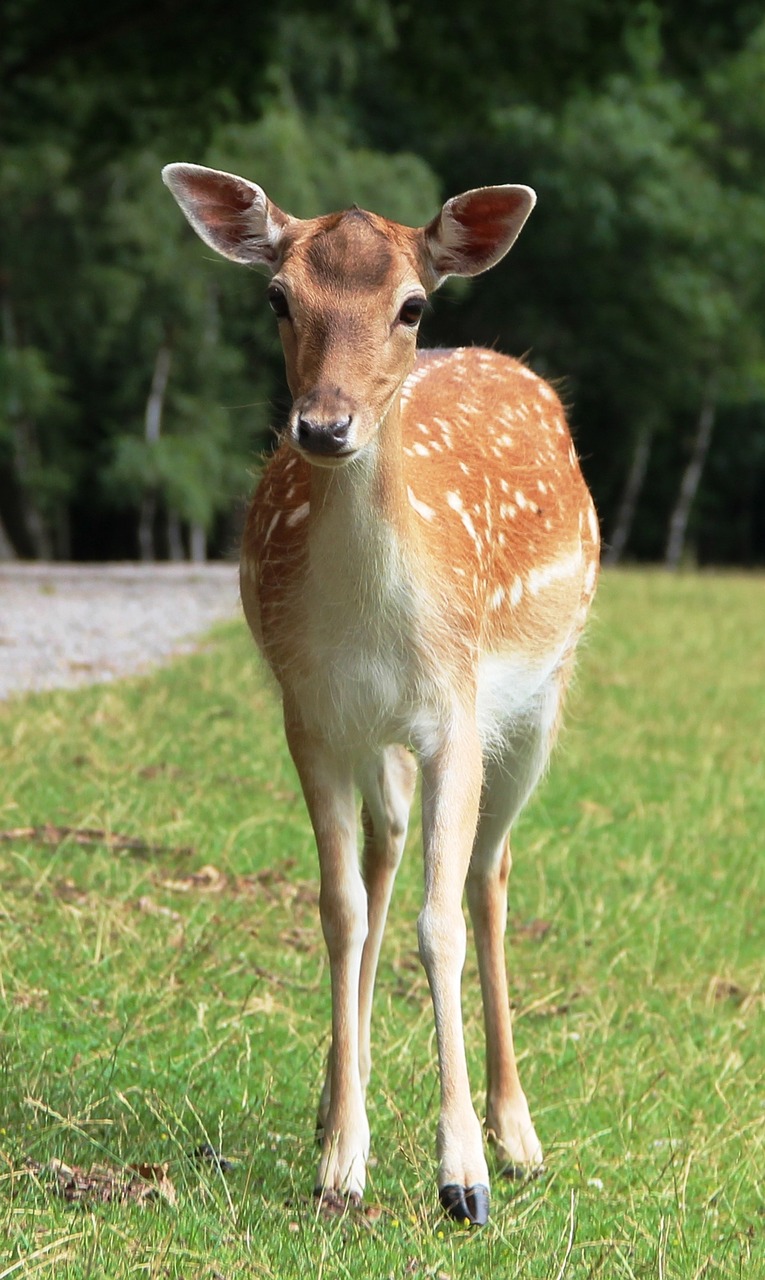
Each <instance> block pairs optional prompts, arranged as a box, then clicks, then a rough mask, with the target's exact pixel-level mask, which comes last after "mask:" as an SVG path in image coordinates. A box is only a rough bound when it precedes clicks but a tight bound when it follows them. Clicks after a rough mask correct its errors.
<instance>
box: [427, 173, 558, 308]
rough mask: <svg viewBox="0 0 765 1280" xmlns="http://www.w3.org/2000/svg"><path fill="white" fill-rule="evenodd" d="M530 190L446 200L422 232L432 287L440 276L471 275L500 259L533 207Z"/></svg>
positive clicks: (485, 190) (497, 190) (483, 190)
mask: <svg viewBox="0 0 765 1280" xmlns="http://www.w3.org/2000/svg"><path fill="white" fill-rule="evenodd" d="M536 199H537V197H536V195H535V193H534V192H533V191H532V190H531V187H521V186H506V187H478V188H477V189H476V190H475V191H466V192H465V193H464V195H461V196H454V197H453V198H452V199H451V200H447V202H446V204H445V205H444V207H443V209H442V210H441V212H440V213H439V214H438V216H437V217H435V218H434V219H433V221H432V222H431V223H429V224H428V226H427V227H425V228H424V233H423V234H424V248H425V254H426V258H427V260H428V265H429V267H430V269H431V271H432V272H433V274H434V275H435V277H436V287H437V285H438V284H440V283H441V281H442V280H443V279H444V278H445V277H446V276H477V275H480V273H481V272H482V271H488V270H489V267H493V266H494V265H495V264H496V263H497V262H499V261H500V259H502V258H504V256H505V254H506V253H507V251H508V249H509V248H510V246H511V245H512V244H513V242H514V240H515V239H516V237H517V235H518V233H519V231H520V229H521V227H522V226H523V224H524V222H525V221H526V219H527V218H528V216H529V214H530V213H531V210H532V209H533V208H534V205H535V204H536Z"/></svg>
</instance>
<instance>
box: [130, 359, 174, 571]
mask: <svg viewBox="0 0 765 1280" xmlns="http://www.w3.org/2000/svg"><path fill="white" fill-rule="evenodd" d="M172 358H173V352H172V348H171V347H170V344H169V343H168V342H163V343H162V345H161V346H160V347H159V348H158V350H157V355H156V359H155V361H154V372H153V374H152V378H151V387H150V388H149V394H148V397H147V400H146V409H145V411H144V419H143V421H144V437H145V439H146V443H147V444H148V445H150V446H151V445H152V444H156V442H157V441H158V440H159V437H160V435H161V434H162V414H163V413H164V410H165V393H166V392H167V384H168V381H169V379H170V365H171V362H172ZM156 513H157V495H156V493H154V492H153V491H151V490H149V491H147V492H146V493H145V494H144V496H143V501H142V502H141V510H140V513H139V516H138V553H139V555H140V557H141V560H142V561H143V562H144V564H151V563H153V561H155V560H156V558H157V548H156V544H155V541H154V518H155V516H156Z"/></svg>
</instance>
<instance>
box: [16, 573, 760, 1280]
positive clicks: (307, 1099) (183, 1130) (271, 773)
mask: <svg viewBox="0 0 765 1280" xmlns="http://www.w3.org/2000/svg"><path fill="white" fill-rule="evenodd" d="M761 592H762V588H761V583H760V582H759V581H757V580H756V579H754V578H751V579H750V578H745V577H734V576H727V577H719V576H717V577H716V576H714V575H711V574H708V575H703V576H701V575H699V576H680V577H679V578H669V577H668V576H667V575H662V574H658V573H653V574H651V573H643V572H641V573H637V572H633V573H620V574H607V575H605V578H604V581H603V583H602V586H601V590H600V594H599V597H598V603H597V618H596V620H595V623H594V626H593V627H592V630H591V634H590V639H589V644H588V645H587V647H586V649H585V650H584V652H583V653H582V656H581V660H580V668H579V676H578V680H577V687H576V690H575V691H574V697H573V699H572V700H571V704H570V706H569V713H568V716H567V728H566V730H565V731H564V735H563V741H562V744H561V746H560V748H559V750H558V752H557V754H556V757H555V759H554V762H553V767H552V770H551V774H550V778H549V780H548V782H547V783H546V784H545V785H544V787H543V789H542V791H541V793H540V794H539V796H538V797H537V799H536V800H535V801H534V802H533V803H532V804H531V806H530V807H529V809H528V810H527V812H526V813H525V814H524V815H523V817H522V819H521V821H520V822H519V824H518V829H517V832H516V835H515V838H514V868H513V872H512V876H511V880H510V910H509V931H508V954H509V959H510V972H511V988H512V995H513V1002H514V1009H515V1023H516V1042H517V1046H518V1049H519V1053H520V1057H521V1074H522V1078H523V1081H524V1086H525V1089H526V1091H527V1093H528V1095H529V1098H530V1101H531V1106H532V1111H533V1113H534V1115H535V1119H536V1123H537V1126H538V1128H539V1132H540V1134H541V1136H542V1140H543V1142H544V1144H545V1148H546V1161H547V1170H548V1171H547V1174H546V1176H545V1177H544V1178H542V1179H539V1180H537V1181H534V1182H532V1183H530V1184H520V1185H519V1184H513V1183H503V1182H502V1180H501V1179H500V1178H499V1177H497V1178H496V1179H495V1182H494V1193H493V1205H492V1219H491V1222H490V1225H489V1226H488V1227H487V1228H486V1229H485V1230H482V1231H480V1232H472V1233H471V1232H464V1231H461V1230H460V1229H459V1228H458V1227H455V1225H454V1224H452V1223H446V1222H444V1220H443V1219H442V1217H441V1215H440V1212H439V1210H438V1207H437V1200H436V1193H435V1168H434V1165H435V1161H434V1154H433V1153H434V1130H435V1123H436V1119H437V1106H438V1096H437V1095H438V1089H437V1074H436V1052H435V1046H434V1043H433V1033H432V1025H433V1019H432V1011H431V1006H430V997H429V993H428V988H427V981H426V978H425V975H424V972H423V971H422V968H421V966H420V964H419V961H418V958H417V942H416V917H417V913H418V911H419V907H420V903H421V895H422V887H421V879H422V871H421V852H420V832H419V829H418V824H417V823H416V822H415V823H414V824H413V830H412V834H411V838H410V840H409V843H408V848H407V855H406V857H405V859H404V862H403V864H402V867H401V870H400V873H399V877H398V881H397V886H396V892H395V895H394V902H393V907H392V911H391V919H390V922H389V928H388V932H387V935H386V941H385V946H384V950H383V957H382V964H381V971H380V979H379V985H378V991H377V997H376V1007H375V1018H374V1035H373V1049H374V1063H373V1077H372V1085H371V1088H370V1095H369V1111H370V1120H371V1127H372V1143H373V1156H374V1158H375V1160H376V1163H375V1164H374V1165H373V1167H372V1169H371V1170H370V1186H369V1192H368V1196H367V1204H368V1206H369V1207H371V1208H372V1210H373V1213H372V1214H371V1215H370V1216H369V1217H364V1216H361V1215H355V1216H354V1215H352V1214H351V1215H348V1217H346V1218H343V1219H334V1220H324V1219H322V1218H321V1217H320V1216H317V1214H316V1212H315V1209H314V1206H313V1203H312V1198H311V1194H310V1193H311V1187H312V1179H313V1175H314V1173H315V1166H316V1160H317V1154H316V1148H315V1143H314V1138H313V1122H314V1116H315V1106H316V1100H317V1096H318V1091H319V1088H320V1084H321V1076H322V1068H323V1058H324V1053H325V1051H326V1045H327V1024H328V1001H329V993H328V975H327V971H326V964H325V961H324V944H323V941H322V938H321V929H320V926H319V921H318V906H317V898H318V885H317V868H316V854H315V849H314V845H313V839H312V836H311V832H310V827H309V823H308V819H307V816H306V813H305V809H304V805H303V802H302V799H301V798H300V797H299V794H298V784H297V780H296V777H295V775H294V772H293V770H292V767H291V765H290V763H289V760H288V757H287V753H286V748H285V745H284V737H283V730H282V727H281V724H280V716H279V712H278V708H277V707H276V705H275V701H274V699H273V697H272V694H271V693H270V691H269V690H267V689H266V687H265V684H264V683H263V682H262V681H261V679H260V678H259V677H258V675H257V672H256V669H255V660H254V655H253V650H252V644H251V642H250V640H249V637H248V636H247V635H246V633H245V628H244V626H243V624H241V625H231V626H229V627H227V628H224V629H221V630H219V631H218V632H217V633H216V634H215V636H214V638H213V639H212V640H211V641H210V642H208V643H207V644H206V645H205V647H204V650H203V651H201V652H200V653H198V654H197V655H196V656H194V657H191V658H189V659H186V660H184V661H182V662H179V663H177V664H175V665H173V666H172V667H170V668H168V669H166V670H164V671H162V672H160V673H157V674H155V675H154V676H152V677H150V678H143V679H137V680H131V681H126V682H120V683H117V684H113V685H107V686H102V687H100V688H91V689H86V690H83V691H81V692H78V693H76V694H73V693H55V694H45V695H38V696H34V697H29V698H23V699H18V700H16V701H14V702H10V703H7V704H4V705H3V707H2V708H0V809H1V810H2V813H3V814H4V822H3V827H4V828H6V829H7V828H10V827H14V828H24V827H30V826H38V825H42V824H44V823H54V824H60V825H67V826H70V827H74V828H78V827H87V828H97V827H100V828H102V829H103V830H104V832H106V833H107V837H112V842H111V844H110V843H109V842H108V838H107V839H105V840H104V841H103V842H102V843H100V844H96V845H95V846H82V845H78V844H77V843H76V841H75V839H74V838H73V837H72V836H69V837H67V838H62V839H61V840H60V841H59V842H57V843H56V842H54V843H53V844H52V845H51V844H38V843H36V842H35V841H34V840H30V839H28V838H26V837H25V836H24V835H23V834H19V835H17V836H16V838H14V839H9V840H3V841H2V842H0V880H1V882H2V897H1V899H0V971H1V972H2V987H1V988H0V1239H2V1240H3V1244H4V1250H3V1264H4V1266H5V1267H12V1266H14V1265H16V1264H18V1274H21V1275H24V1274H31V1273H33V1272H35V1273H36V1270H37V1269H38V1268H39V1270H40V1272H41V1273H42V1272H44V1270H45V1268H46V1267H49V1268H50V1270H51V1273H53V1272H54V1271H55V1275H56V1277H57V1280H58V1278H59V1277H61V1280H84V1278H85V1277H86V1276H88V1275H90V1276H93V1275H98V1276H104V1277H109V1278H110V1280H111V1277H127V1276H129V1275H134V1274H135V1273H136V1269H139V1268H140V1269H141V1270H145V1271H146V1272H147V1274H152V1273H153V1274H157V1275H159V1274H163V1275H166V1276H168V1277H173V1278H177V1280H180V1277H186V1278H188V1277H190V1276H191V1277H199V1280H211V1277H212V1275H213V1273H214V1272H217V1273H219V1274H221V1275H226V1276H238V1275H242V1276H250V1275H253V1274H255V1275H262V1276H265V1277H273V1278H274V1280H291V1278H292V1277H304V1276H313V1275H318V1274H322V1275H324V1276H325V1277H327V1278H328V1280H329V1278H330V1277H344V1278H345V1277H353V1276H357V1275H359V1274H363V1273H366V1274H368V1275H369V1276H371V1277H378V1276H381V1277H387V1276H389V1275H394V1276H404V1275H410V1274H411V1275H414V1276H422V1277H428V1276H430V1277H437V1276H438V1275H439V1274H441V1275H447V1276H450V1277H454V1278H455V1280H456V1278H457V1277H464V1278H465V1280H468V1278H471V1280H472V1278H473V1277H475V1278H476V1280H478V1278H479V1277H480V1278H481V1280H484V1278H486V1280H506V1278H507V1277H508V1276H518V1277H523V1278H524V1280H556V1278H557V1277H560V1276H563V1275H565V1276H577V1277H578V1276H580V1275H581V1276H583V1277H584V1276H601V1277H608V1278H609V1280H611V1278H612V1277H613V1278H614V1280H634V1278H635V1277H641V1280H642V1278H643V1277H645V1278H646V1280H648V1278H649V1277H658V1276H660V1275H662V1276H666V1277H667V1280H699V1277H701V1276H704V1275H706V1276H710V1277H711V1276H714V1277H716V1278H718V1277H719V1280H740V1277H742V1276H747V1277H748V1276H752V1277H757V1276H759V1275H761V1274H762V1272H763V1267H765V1237H764V1236H763V1227H762V1210H763V1198H762V1184H761V1174H762V1164H763V1154H764V1144H765V1115H764V1114H763V1108H762V1098H763V1086H765V1077H764V1076H763V1062H765V1043H764V1041H763V1026H764V1023H763V1017H762V1012H763V1000H764V999H765V993H764V992H763V975H762V945H761V938H762V928H761V922H762V918H763V910H764V909H765V896H764V895H765V882H764V881H763V862H762V856H761V831H762V829H763V824H764V823H765V787H763V780H764V779H763V771H764V768H765V756H764V755H763V746H762V733H761V725H762V719H763V715H764V714H765V691H764V690H763V685H762V681H761V680H760V679H759V676H758V672H757V671H756V670H755V668H754V667H753V665H752V662H751V654H752V652H753V651H756V649H757V646H758V643H759V641H760V633H761ZM721 651H724V652H725V653H726V655H727V661H726V662H725V663H721V662H720V653H721ZM121 834H126V835H130V836H133V837H137V838H138V839H139V840H143V841H144V842H145V844H146V845H149V846H151V845H153V846H158V848H155V849H154V850H153V851H152V850H151V849H148V848H145V849H143V850H141V849H140V848H139V849H132V850H131V849H126V848H119V847H118V845H117V844H116V843H115V842H114V839H113V837H115V836H119V835H121ZM463 991H464V1000H463V1003H464V1012H465V1024H466V1043H467V1046H468V1053H469V1061H470V1072H471V1081H472V1085H473V1094H474V1098H475V1101H476V1106H477V1107H478V1108H479V1109H480V1108H481V1106H482V1103H483V1029H482V1019H481V1013H480V1002H479V1000H478V996H477V992H478V977H477V972H476V965H475V958H474V954H473V950H472V947H469V948H468V961H467V964H466V969H465V974H464V979H463ZM204 1142H210V1143H212V1144H213V1145H214V1146H216V1147H218V1148H219V1149H221V1150H222V1151H223V1153H224V1154H225V1155H226V1156H227V1157H228V1158H230V1159H231V1160H234V1161H236V1164H235V1166H234V1168H233V1169H232V1170H231V1171H230V1172H229V1173H228V1174H227V1175H226V1177H225V1178H223V1177H222V1176H221V1175H220V1174H219V1173H218V1172H217V1171H216V1169H215V1168H214V1167H211V1166H210V1165H206V1164H204V1163H200V1162H198V1161H195V1160H194V1159H193V1158H192V1153H193V1152H194V1150H195V1149H196V1148H197V1147H198V1146H199V1145H200V1144H201V1143H204ZM29 1159H31V1160H35V1161H37V1162H39V1164H41V1165H43V1166H45V1165H47V1163H48V1162H49V1161H50V1160H51V1159H60V1160H63V1161H64V1162H66V1163H68V1164H70V1165H72V1164H75V1165H79V1166H81V1167H83V1168H85V1169H89V1168H90V1165H91V1163H92V1162H95V1163H97V1164H101V1165H105V1166H108V1167H110V1168H112V1169H117V1170H119V1169H122V1168H124V1167H125V1166H126V1165H128V1164H131V1163H141V1162H143V1163H149V1162H152V1163H164V1162H168V1173H169V1176H170V1178H171V1179H172V1182H173V1184H174V1186H175V1189H176V1192H177V1204H176V1206H175V1207H173V1206H171V1205H169V1204H167V1203H166V1202H164V1201H162V1200H160V1201H159V1202H158V1203H156V1204H153V1205H152V1204H149V1205H144V1206H139V1205H136V1204H131V1203H126V1204H121V1205H120V1204H101V1203H98V1202H92V1201H91V1202H90V1203H88V1202H87V1201H86V1202H85V1203H84V1204H68V1203H66V1202H65V1201H63V1200H62V1199H60V1198H59V1197H58V1196H57V1195H56V1194H55V1180H54V1178H53V1177H52V1175H51V1174H50V1173H47V1174H46V1173H45V1172H44V1171H43V1172H42V1173H38V1174H35V1175H33V1174H32V1173H30V1172H28V1171H26V1172H25V1162H26V1161H27V1160H29ZM572 1209H573V1216H572ZM569 1242H570V1256H569V1258H568V1263H567V1264H566V1266H565V1268H564V1260H565V1259H566V1255H567V1251H568V1250H569ZM44 1250H46V1251H47V1252H43V1251H44ZM9 1274H16V1273H15V1272H14V1273H9Z"/></svg>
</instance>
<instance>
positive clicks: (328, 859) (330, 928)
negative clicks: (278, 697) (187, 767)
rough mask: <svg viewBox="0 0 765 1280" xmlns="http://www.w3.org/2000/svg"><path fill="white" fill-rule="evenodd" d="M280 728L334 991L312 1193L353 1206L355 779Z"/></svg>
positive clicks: (361, 1111) (356, 1196)
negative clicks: (303, 807)
mask: <svg viewBox="0 0 765 1280" xmlns="http://www.w3.org/2000/svg"><path fill="white" fill-rule="evenodd" d="M285 724H286V729H287V741H288V743H289V747H290V751H291V753H292V758H293V760H294V762H295V767H296V768H297V771H298V774H299V776H300V781H301V783H302V787H303V794H304V795H305V799H306V804H307V806H308V812H309V814H310V817H311V822H312V824H313V829H314V833H315V835H316V844H317V847H318V851H319V867H320V873H321V890H320V895H319V910H320V914H321V927H322V931H323V933H324V940H325V942H326V945H327V952H328V955H329V969H330V981H331V988H332V1051H331V1078H332V1087H331V1090H330V1098H329V1105H328V1108H327V1112H326V1117H325V1121H324V1132H323V1140H322V1152H321V1160H320V1162H319V1171H318V1176H317V1184H316V1194H317V1195H322V1194H328V1195H329V1196H330V1197H331V1196H338V1195H342V1196H346V1197H348V1198H349V1199H351V1200H353V1201H358V1200H360V1199H361V1196H362V1195H363V1192H364V1184H365V1180H366V1163H367V1158H368V1155H369V1125H368V1122H367V1115H366V1109H365V1106H364V1093H363V1089H362V1086H361V1077H360V1074H359V975H360V970H361V956H362V952H363V948H364V941H365V939H366V936H367V895H366V890H365V888H364V882H363V880H362V878H361V873H360V871H359V866H358V851H357V843H356V804H355V793H354V784H353V773H352V769H351V767H350V765H349V764H347V763H346V762H343V761H341V760H339V759H337V758H336V757H335V756H334V755H333V754H332V751H331V748H330V747H329V746H328V744H327V743H325V742H322V741H321V740H320V739H317V738H316V737H314V736H313V735H309V734H306V732H305V730H303V729H302V727H301V726H300V724H299V721H298V720H297V719H296V718H294V717H290V716H288V715H285Z"/></svg>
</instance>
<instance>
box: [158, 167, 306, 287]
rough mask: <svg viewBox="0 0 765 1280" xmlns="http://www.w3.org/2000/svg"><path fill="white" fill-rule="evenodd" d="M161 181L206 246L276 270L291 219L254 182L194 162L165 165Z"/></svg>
mask: <svg viewBox="0 0 765 1280" xmlns="http://www.w3.org/2000/svg"><path fill="white" fill-rule="evenodd" d="M162 181H163V182H164V183H165V185H166V186H168V187H169V188H170V190H171V191H172V193H173V195H174V196H175V198H176V200H177V201H178V204H179V205H180V206H181V209H182V210H183V212H184V213H185V215H186V217H187V219H188V221H189V222H190V223H191V225H192V227H193V228H194V230H195V231H196V233H197V235H198V236H200V237H201V239H202V240H204V242H205V244H208V245H209V246H210V248H211V249H215V250H217V252H218V253H222V254H223V256H224V258H231V260H232V261H233V262H243V263H246V264H248V265H250V266H260V267H267V268H268V269H269V270H270V271H273V270H275V269H276V268H277V266H278V265H279V261H280V258H281V242H282V240H283V237H284V232H285V230H286V228H287V226H288V224H289V223H290V222H291V221H292V219H291V218H290V217H289V215H288V214H286V213H283V212H282V210H281V209H279V208H278V206H277V205H275V204H273V203H272V201H271V200H269V199H268V196H267V195H266V193H265V191H263V190H262V189H261V188H260V187H258V186H256V185H255V183H254V182H248V181H247V179H246V178H238V177H236V175H235V174H233V173H222V172H221V171H220V170H219V169H205V168H203V167H202V166H201V165H198V164H168V165H166V166H165V168H164V169H163V170H162Z"/></svg>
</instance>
